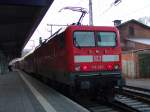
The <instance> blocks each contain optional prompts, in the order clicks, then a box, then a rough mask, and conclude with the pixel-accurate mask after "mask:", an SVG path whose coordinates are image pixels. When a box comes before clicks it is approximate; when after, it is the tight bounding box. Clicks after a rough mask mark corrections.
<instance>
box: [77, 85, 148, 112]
mask: <svg viewBox="0 0 150 112" xmlns="http://www.w3.org/2000/svg"><path fill="white" fill-rule="evenodd" d="M89 102H90V101H89ZM78 103H80V104H81V105H82V106H84V107H86V108H87V109H88V110H89V111H91V112H150V91H149V90H146V89H141V88H135V87H127V86H126V87H124V88H123V92H122V93H121V94H117V95H116V96H115V101H114V102H113V103H109V102H105V103H102V102H101V101H98V100H97V101H95V102H90V103H87V101H85V102H84V103H83V102H82V103H81V97H80V101H78Z"/></svg>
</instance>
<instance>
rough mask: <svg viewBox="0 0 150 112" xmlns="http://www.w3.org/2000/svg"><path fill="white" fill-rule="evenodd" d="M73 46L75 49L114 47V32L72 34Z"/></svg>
mask: <svg viewBox="0 0 150 112" xmlns="http://www.w3.org/2000/svg"><path fill="white" fill-rule="evenodd" d="M74 45H75V46H76V47H94V46H96V45H97V46H100V47H105V46H110V47H113V46H116V34H115V33H114V32H88V31H86V32H81V31H76V32H74Z"/></svg>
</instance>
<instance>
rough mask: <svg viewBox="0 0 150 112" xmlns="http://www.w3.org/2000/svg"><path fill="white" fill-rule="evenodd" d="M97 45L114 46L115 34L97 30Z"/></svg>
mask: <svg viewBox="0 0 150 112" xmlns="http://www.w3.org/2000/svg"><path fill="white" fill-rule="evenodd" d="M96 36H97V40H98V43H97V44H98V46H104V47H105V46H112V47H113V46H116V34H115V33H114V32H97V34H96Z"/></svg>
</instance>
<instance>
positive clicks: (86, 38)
mask: <svg viewBox="0 0 150 112" xmlns="http://www.w3.org/2000/svg"><path fill="white" fill-rule="evenodd" d="M74 44H75V46H76V47H89V46H90V47H92V46H95V38H94V32H81V31H76V32H74Z"/></svg>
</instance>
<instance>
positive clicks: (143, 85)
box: [126, 79, 150, 90]
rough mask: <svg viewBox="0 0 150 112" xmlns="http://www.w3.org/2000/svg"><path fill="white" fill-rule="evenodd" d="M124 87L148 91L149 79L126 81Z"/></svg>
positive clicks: (149, 87) (149, 86)
mask: <svg viewBox="0 0 150 112" xmlns="http://www.w3.org/2000/svg"><path fill="white" fill-rule="evenodd" d="M126 85H128V86H134V87H140V88H144V89H148V90H150V79H126Z"/></svg>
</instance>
